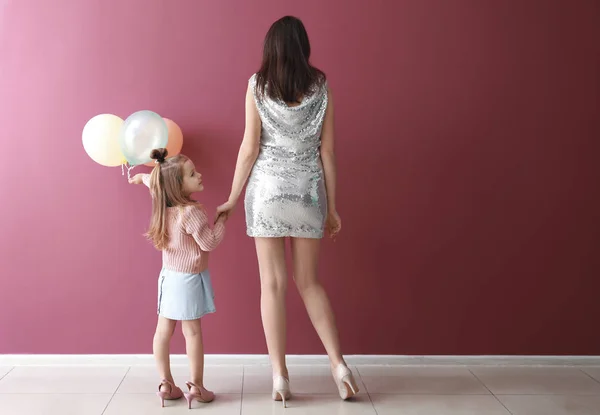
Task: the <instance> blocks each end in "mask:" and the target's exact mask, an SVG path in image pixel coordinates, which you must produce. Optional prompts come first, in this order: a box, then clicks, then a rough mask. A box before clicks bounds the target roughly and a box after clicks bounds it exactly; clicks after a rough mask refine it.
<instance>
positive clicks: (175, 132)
mask: <svg viewBox="0 0 600 415" xmlns="http://www.w3.org/2000/svg"><path fill="white" fill-rule="evenodd" d="M163 120H165V123H167V128H168V130H169V140H168V142H167V153H168V155H167V158H170V157H173V156H176V155H177V154H179V153H181V148H182V147H183V133H182V132H181V128H179V126H178V125H177V124H175V122H173V121H172V120H170V119H168V118H163ZM146 166H149V167H154V161H151V162H150V163H146Z"/></svg>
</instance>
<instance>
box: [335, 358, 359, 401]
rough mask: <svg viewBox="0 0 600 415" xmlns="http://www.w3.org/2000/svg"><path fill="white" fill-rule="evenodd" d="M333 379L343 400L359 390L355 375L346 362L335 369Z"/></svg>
mask: <svg viewBox="0 0 600 415" xmlns="http://www.w3.org/2000/svg"><path fill="white" fill-rule="evenodd" d="M333 380H335V384H336V385H337V387H338V392H339V393H340V398H342V399H343V400H346V399H348V398H351V397H353V396H354V395H356V394H357V393H358V391H359V389H358V384H357V383H356V380H355V379H354V375H353V374H352V372H351V371H350V369H348V366H346V365H345V364H340V365H338V367H336V368H335V369H334V370H333Z"/></svg>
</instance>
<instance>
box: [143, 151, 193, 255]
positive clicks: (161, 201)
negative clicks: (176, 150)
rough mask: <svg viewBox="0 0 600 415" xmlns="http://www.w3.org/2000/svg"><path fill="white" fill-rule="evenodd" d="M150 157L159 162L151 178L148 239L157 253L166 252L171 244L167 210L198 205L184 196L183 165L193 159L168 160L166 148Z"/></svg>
mask: <svg viewBox="0 0 600 415" xmlns="http://www.w3.org/2000/svg"><path fill="white" fill-rule="evenodd" d="M150 157H151V158H152V159H153V160H155V162H156V166H155V167H154V170H152V174H151V175H150V193H151V194H152V216H151V218H150V229H148V232H147V233H146V237H147V238H148V239H149V240H150V241H152V243H153V244H154V246H155V247H156V249H159V250H162V249H164V248H166V247H167V245H168V244H169V233H168V230H167V223H166V221H167V208H169V207H174V206H186V205H192V204H194V201H192V200H191V199H190V198H189V197H188V196H186V195H184V194H183V164H184V163H185V162H186V161H188V160H189V159H188V158H187V157H186V156H184V155H183V154H178V155H176V156H174V157H171V158H169V159H167V149H166V148H159V149H155V150H152V153H150Z"/></svg>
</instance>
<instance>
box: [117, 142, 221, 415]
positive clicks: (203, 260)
mask: <svg viewBox="0 0 600 415" xmlns="http://www.w3.org/2000/svg"><path fill="white" fill-rule="evenodd" d="M151 157H152V159H154V160H155V162H156V166H155V167H154V170H152V174H137V175H135V176H134V177H133V178H132V179H131V180H130V181H129V182H130V183H132V184H141V183H144V184H145V185H146V186H148V187H149V188H150V192H151V194H152V218H151V219H150V229H149V231H148V233H147V234H146V236H147V237H148V239H150V240H151V241H152V243H153V244H154V246H155V247H156V248H157V249H159V250H161V251H162V261H163V268H162V271H161V272H160V276H159V278H158V324H157V326H156V333H155V335H154V343H153V351H154V357H155V359H156V363H157V365H158V371H159V373H160V375H161V377H162V382H161V383H160V385H159V387H158V392H157V395H158V397H159V398H160V402H161V405H162V406H164V401H165V399H179V398H181V397H182V396H183V395H184V394H183V393H182V391H181V389H180V388H178V387H177V386H175V384H174V383H173V375H172V374H171V368H170V364H169V342H170V340H171V337H172V335H173V331H174V330H175V325H176V324H177V321H178V320H179V321H181V325H182V331H183V335H184V336H185V345H186V351H187V355H188V358H189V361H190V365H191V381H190V382H186V385H187V387H188V389H189V392H186V393H185V398H186V400H187V401H188V407H189V408H191V406H192V401H193V400H196V401H199V402H205V403H206V402H211V401H212V400H213V399H214V397H215V395H214V393H213V392H210V391H208V390H206V389H205V388H204V383H203V374H204V373H203V372H204V351H203V346H202V328H201V325H200V319H201V318H202V316H204V315H205V314H208V313H214V312H215V303H214V293H213V289H212V285H211V282H210V274H209V272H208V255H209V254H208V253H209V252H210V251H212V250H213V249H215V248H216V247H217V245H219V243H220V242H221V241H222V240H223V236H224V234H225V226H224V222H225V220H226V219H227V217H226V215H220V216H219V218H218V219H217V221H216V223H215V226H214V229H211V228H210V227H209V221H208V217H207V215H206V212H205V210H204V209H203V208H202V206H200V205H199V204H198V203H196V202H195V201H193V200H192V199H191V195H192V193H194V192H200V191H202V189H203V188H204V187H203V186H202V175H201V174H200V173H198V172H197V171H196V168H195V167H194V163H192V161H191V160H190V159H189V158H187V157H186V156H184V155H182V154H180V155H177V156H175V157H172V158H170V159H167V158H166V157H167V150H166V149H164V148H163V149H156V150H152V154H151Z"/></svg>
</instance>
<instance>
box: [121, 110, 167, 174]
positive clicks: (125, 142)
mask: <svg viewBox="0 0 600 415" xmlns="http://www.w3.org/2000/svg"><path fill="white" fill-rule="evenodd" d="M168 134H169V131H168V129H167V124H166V123H165V121H164V120H163V119H162V118H161V117H160V115H158V114H157V113H155V112H152V111H138V112H136V113H133V114H131V115H130V116H129V117H128V118H127V119H126V120H125V122H124V123H123V127H122V128H121V135H120V138H119V141H120V144H121V151H123V155H124V156H125V158H126V159H127V161H128V162H129V164H131V165H132V166H137V165H139V164H144V163H147V162H149V161H150V160H151V159H150V152H151V151H152V150H153V149H155V148H164V147H166V146H167V141H168Z"/></svg>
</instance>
